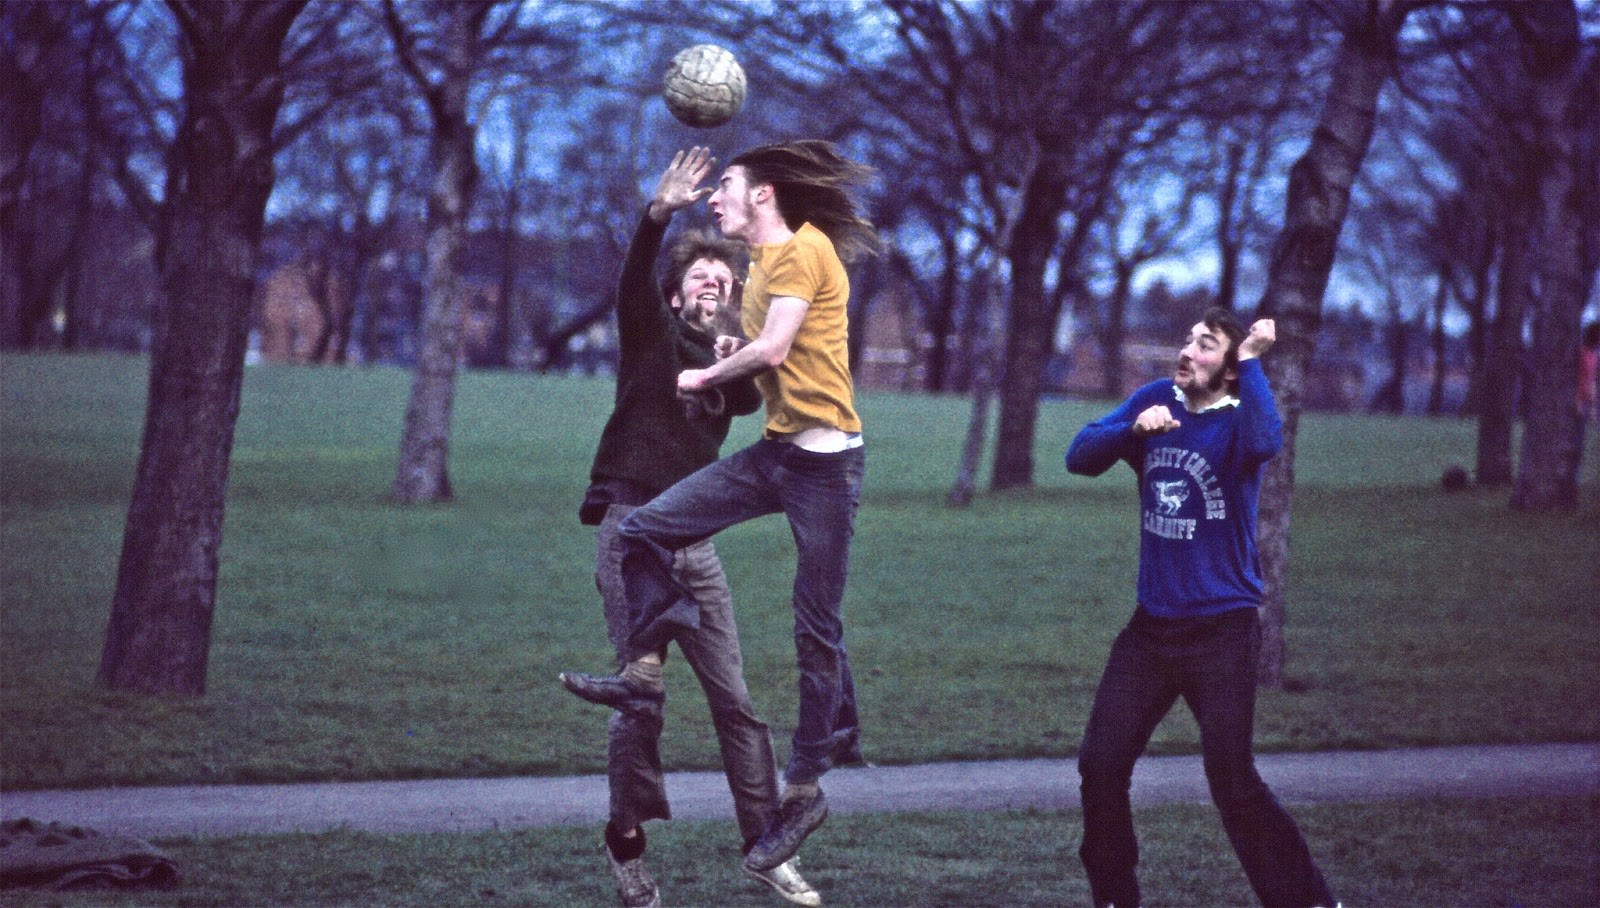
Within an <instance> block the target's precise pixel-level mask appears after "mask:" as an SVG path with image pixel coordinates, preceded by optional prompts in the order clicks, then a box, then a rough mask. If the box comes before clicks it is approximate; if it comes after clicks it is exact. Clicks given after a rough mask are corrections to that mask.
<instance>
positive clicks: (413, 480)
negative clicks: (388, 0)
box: [391, 4, 487, 504]
mask: <svg viewBox="0 0 1600 908" xmlns="http://www.w3.org/2000/svg"><path fill="white" fill-rule="evenodd" d="M486 9H487V7H484V6H470V5H466V4H458V5H452V6H448V7H445V12H446V15H447V17H448V18H447V20H446V27H445V37H444V42H445V47H444V48H443V52H444V55H445V57H446V62H445V65H444V67H443V70H444V76H443V78H442V79H441V80H440V81H439V83H438V84H431V83H429V82H428V80H427V78H426V77H424V76H422V75H421V73H420V70H417V69H416V68H415V65H414V64H413V69H412V71H413V74H414V76H415V77H416V80H417V82H418V85H419V87H421V88H422V90H423V92H424V94H425V96H426V97H427V101H428V108H429V111H430V113H431V115H432V118H433V137H432V140H431V143H430V155H429V158H430V160H431V162H432V164H433V168H434V173H433V183H432V186H431V187H430V189H429V192H428V216H427V278H426V286H425V288H424V291H423V308H422V335H421V339H420V349H419V351H418V354H417V370H416V374H415V376H414V377H413V379H412V383H411V399H410V402H409V403H408V404H407V406H406V421H405V431H404V433H403V434H402V436H401V439H400V458H399V466H398V467H397V469H396V471H395V480H394V497H395V499H396V500H397V501H400V502H403V503H406V504H417V503H424V502H434V501H448V500H449V499H450V498H451V496H452V490H451V488H450V476H449V470H448V461H449V451H450V415H451V411H452V409H453V408H454V405H455V391H456V370H457V366H458V364H459V362H460V359H461V319H462V311H461V308H460V306H458V305H457V300H456V293H455V289H456V280H457V277H458V275H459V274H460V270H461V250H462V248H463V247H464V246H465V244H466V235H467V214H468V209H469V208H470V207H471V204H472V193H473V190H474V189H475V188H476V186H477V182H478V168H477V161H476V159H475V158H474V151H475V145H476V129H475V127H474V126H473V125H472V123H471V121H470V120H469V119H468V116H467V93H468V89H469V88H470V86H471V81H472V72H473V65H474V64H475V63H476V61H477V44H478V28H479V26H480V25H481V23H482V21H483V16H484V14H485V10H486ZM391 10H392V8H391ZM402 52H403V53H404V52H405V51H404V47H403V46H402Z"/></svg>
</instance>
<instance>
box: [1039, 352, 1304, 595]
mask: <svg viewBox="0 0 1600 908" xmlns="http://www.w3.org/2000/svg"><path fill="white" fill-rule="evenodd" d="M1156 404H1164V405H1166V406H1167V407H1168V408H1169V409H1171V410H1172V416H1173V418H1174V419H1176V420H1178V422H1179V423H1180V424H1181V425H1179V427H1178V428H1176V429H1174V430H1172V431H1171V432H1167V433H1165V434H1162V435H1148V436H1144V437H1140V436H1138V435H1135V434H1134V433H1133V421H1134V419H1135V418H1136V417H1137V416H1138V415H1139V414H1140V413H1142V412H1144V411H1145V410H1146V409H1148V408H1149V407H1152V406H1154V405H1156ZM1282 447H1283V424H1282V422H1281V421H1280V420H1279V419H1278V409H1277V404H1276V402H1275V401H1274V400H1273V398H1272V389H1271V387H1270V386H1268V384H1267V375H1266V372H1265V371H1263V370H1262V368H1261V361H1260V360H1258V359H1247V360H1245V361H1244V362H1241V363H1240V364H1239V396H1238V397H1237V398H1232V397H1229V398H1225V399H1224V400H1223V401H1222V402H1221V403H1219V404H1217V405H1215V406H1213V407H1211V408H1209V409H1207V410H1204V411H1202V412H1200V413H1190V412H1189V411H1188V410H1187V409H1185V407H1184V403H1183V395H1182V394H1181V393H1179V392H1178V391H1177V388H1176V387H1175V386H1174V385H1173V384H1172V383H1171V382H1170V381H1157V382H1151V383H1150V384H1148V385H1145V386H1144V387H1142V388H1140V389H1139V390H1137V391H1135V392H1133V394H1132V396H1130V397H1129V398H1128V399H1127V400H1125V401H1123V402H1122V405H1121V406H1119V407H1117V408H1116V409H1115V410H1112V411H1111V412H1110V413H1109V414H1107V415H1106V416H1105V417H1104V418H1102V419H1099V420H1096V421H1095V422H1092V423H1090V424H1089V425H1087V426H1084V427H1083V430H1082V431H1080V432H1079V433H1078V436H1077V437H1076V438H1074V439H1073V440H1072V446H1071V447H1070V448H1068V449H1067V469H1068V470H1069V471H1071V472H1073V473H1079V474H1082V475H1085V476H1099V475H1100V474H1102V473H1104V472H1105V471H1106V470H1109V469H1111V467H1112V466H1113V465H1114V464H1116V462H1117V461H1119V460H1121V461H1126V462H1127V463H1128V465H1129V466H1131V467H1133V471H1134V474H1135V475H1136V476H1137V478H1138V482H1139V509H1140V533H1139V604H1140V605H1141V606H1143V607H1144V609H1145V610H1146V611H1148V612H1150V613H1151V614H1153V615H1157V616H1159V617H1163V618H1177V617H1199V616H1205V615H1217V614H1221V613H1222V612H1226V611H1230V610H1232V609H1240V608H1254V607H1256V606H1257V605H1259V604H1260V602H1261V563H1260V558H1259V557H1258V555H1257V554H1256V505H1257V502H1258V500H1259V498H1260V495H1261V468H1262V466H1263V465H1264V464H1265V463H1266V462H1267V461H1268V460H1270V459H1271V458H1272V456H1273V455H1274V454H1277V453H1278V451H1279V450H1280V449H1281V448H1282Z"/></svg>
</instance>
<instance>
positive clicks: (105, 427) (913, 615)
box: [0, 356, 1600, 906]
mask: <svg viewBox="0 0 1600 908" xmlns="http://www.w3.org/2000/svg"><path fill="white" fill-rule="evenodd" d="M145 370H146V362H145V361H144V360H142V359H138V358H123V357H111V356H5V357H0V666H3V670H0V787H3V788H4V789H6V790H19V789H31V788H50V787H83V786H100V785H113V784H116V785H137V784H157V783H180V782H202V783H204V782H219V783H220V782H278V781H292V780H309V779H317V780H326V779H375V778H404V777H431V776H471V775H505V774H524V773H530V774H561V773H576V772H582V773H593V772H599V771H601V770H602V768H603V759H604V720H603V717H602V715H601V713H600V712H599V711H598V710H596V709H594V708H593V707H589V706H586V705H584V704H582V703H580V702H578V701H577V700H576V699H575V698H573V697H571V696H570V695H567V694H565V693H564V692H562V691H561V689H560V688H559V686H558V685H557V683H556V681H555V676H556V673H557V672H558V671H560V670H562V669H569V668H578V669H591V670H592V669H602V668H605V667H606V666H607V665H608V662H609V654H608V652H607V647H606V644H605V635H604V630H603V625H602V622H601V619H600V615H599V608H598V602H597V597H596V595H595V593H594V588H593V580H592V574H591V571H592V557H593V556H592V545H593V535H592V532H591V531H590V530H589V529H588V528H585V527H582V526H580V525H579V524H578V522H577V519H576V510H577V504H578V501H579V499H580V497H581V494H582V490H583V487H584V485H585V482H586V474H587V468H588V462H589V458H590V456H591V454H592V446H593V444H594V441H595V438H596V436H597V434H598V432H599V429H600V426H601V424H602V422H603V420H604V418H605V415H606V413H607V409H608V404H609V399H610V391H611V384H610V382H609V380H607V379H604V378H553V377H540V376H530V375H504V374H478V373H474V374H468V375H464V376H463V377H462V379H461V381H460V387H459V396H458V401H457V415H456V422H455V433H454V441H453V448H452V452H451V467H452V480H453V482H454V484H455V487H456V490H457V493H458V500H457V501H456V502H455V503H453V504H450V505H443V506H432V507H417V508H406V507H400V506H397V505H393V504H391V503H389V502H388V501H387V500H386V493H387V490H388V488H389V484H390V482H391V480H392V473H393V469H394V459H395V448H396V445H397V443H398V438H399V432H400V423H401V418H402V413H403V410H404V406H405V399H406V395H407V392H408V388H409V381H410V376H409V375H408V374H407V373H404V372H401V371H395V370H385V369H375V370H365V369H350V370H331V369H315V368H286V367H253V368H252V369H251V370H250V371H249V373H248V377H247V379H246V384H245V399H244V407H243V414H242V416H241V418H240V422H239V426H238V443H237V448H236V452H235V458H234V467H233V474H232V479H231V495H230V501H229V510H228V519H227V529H226V540H225V543H224V547H223V552H222V578H221V583H220V587H219V591H218V606H217V614H216V622H215V628H214V637H213V646H212V660H211V666H210V688H209V691H208V694H207V696H205V697H204V698H203V699H200V700H197V701H192V702H183V701H162V700H148V699H142V698H131V697H125V696H118V695H113V694H109V693H106V692H104V691H100V690H97V689H95V688H94V686H93V684H92V681H93V678H94V674H95V669H96V666H97V664H98V659H99V653H100V646H101V643H102V636H103V633H104V627H105V622H106V617H107V611H108V608H109V604H110V597H111V589H112V585H113V581H114V577H115V571H116V559H117V550H118V546H119V544H120V539H121V533H122V521H123V519H124V514H125V510H126V507H127V502H128V495H129V491H130V484H131V481H132V475H133V463H134V459H135V456H136V454H137V446H138V432H139V424H140V421H141V419H142V415H143V389H144V384H145ZM1107 406H1108V403H1107V402H1061V401H1048V402H1046V403H1045V404H1044V405H1043V407H1042V409H1041V413H1040V425H1039V443H1038V446H1037V448H1036V452H1035V453H1036V455H1037V458H1038V465H1037V470H1036V478H1037V487H1036V488H1035V489H1033V490H1031V491H1027V492H1014V493H1007V494H999V495H992V494H991V495H984V496H982V497H980V498H979V500H978V501H977V502H976V503H975V504H974V505H973V506H972V507H971V508H969V509H965V510H952V509H949V508H947V507H945V506H944V504H943V500H944V494H945V491H946V489H947V488H948V486H949V483H950V481H951V479H952V477H953V475H954V470H955V467H956V463H957V454H958V449H959V445H960V441H961V436H962V433H963V431H964V429H965V425H966V418H967V411H968V406H967V401H966V400H965V399H962V398H931V397H922V396H911V395H897V394H887V393H867V394H863V395H862V410H863V414H864V418H865V419H866V421H867V434H868V445H869V447H868V452H869V453H868V476H867V485H866V490H865V493H864V496H863V505H862V511H861V517H860V521H859V525H858V534H857V543H856V547H855V552H854V558H853V564H852V579H851V586H850V590H849V594H848V598H847V622H848V640H849V644H850V647H851V653H852V659H853V664H854V666H855V670H856V678H857V685H858V689H859V694H860V698H861V706H862V713H863V729H864V735H865V744H866V748H867V754H868V756H869V758H870V759H871V760H873V761H874V762H878V763H910V762H918V761H929V760H945V759H958V758H959V759H973V758H984V757H1025V756H1064V755H1070V754H1072V753H1073V752H1074V751H1075V748H1076V746H1077V742H1078V738H1079V736H1080V735H1081V732H1082V723H1083V721H1084V719H1085V717H1086V715H1087V711H1088V703H1089V698H1090V696H1091V695H1092V693H1093V688H1094V684H1095V681H1096V679H1097V676H1098V672H1099V670H1100V667H1101V665H1102V664H1103V661H1104V658H1105V654H1106V650H1107V647H1108V646H1109V643H1110V640H1111V637H1112V635H1113V634H1114V633H1115V632H1116V630H1117V629H1118V627H1119V626H1120V624H1121V622H1123V621H1124V620H1125V619H1126V617H1127V614H1128V612H1129V611H1130V609H1131V596H1132V588H1133V573H1134V561H1135V555H1136V552H1135V545H1136V515H1135V506H1134V491H1133V488H1132V482H1131V481H1130V480H1131V474H1129V473H1128V472H1127V471H1126V470H1123V469H1121V468H1119V469H1118V470H1116V471H1114V472H1113V473H1112V474H1110V475H1108V476H1105V477H1101V478H1099V479H1094V480H1087V479H1082V478H1075V477H1069V476H1067V475H1066V473H1065V471H1064V470H1063V469H1062V467H1061V464H1060V457H1061V452H1062V451H1063V449H1064V448H1065V446H1066V444H1067V443H1068V441H1069V440H1070V439H1071V437H1072V435H1073V433H1074V432H1075V431H1076V430H1077V429H1078V428H1079V427H1080V426H1081V425H1082V424H1083V423H1084V422H1086V421H1087V420H1089V419H1091V418H1093V417H1095V416H1097V415H1099V414H1100V413H1102V412H1103V411H1104V410H1105V409H1106V407H1107ZM757 427H758V423H757V422H756V421H755V420H753V419H752V420H747V421H743V422H741V423H738V424H736V426H735V429H734V436H733V442H732V443H743V441H745V440H748V439H749V438H751V437H753V435H754V434H755V433H756V431H757ZM1472 443H1473V428H1472V426H1471V424H1470V423H1466V422H1459V421H1455V420H1428V419H1392V418H1378V417H1365V416H1338V417H1330V416H1316V415H1312V416H1307V417H1306V418H1305V419H1304V420H1303V422H1302V432H1301V438H1300V458H1299V462H1298V477H1299V480H1298V481H1299V488H1298V490H1297V494H1296V506H1295V520H1294V537H1293V538H1294V542H1293V545H1294V551H1293V568H1292V570H1293V576H1292V579H1291V589H1290V599H1291V601H1290V606H1289V610H1290V615H1289V647H1290V657H1289V675H1290V678H1291V681H1292V682H1293V684H1292V689H1293V691H1294V692H1293V693H1288V692H1268V693H1266V694H1265V695H1264V696H1263V698H1262V701H1261V704H1260V708H1259V717H1258V723H1257V740H1258V744H1259V747H1260V749H1262V750H1314V749H1323V748H1344V747H1356V748H1384V747H1396V746H1405V745H1426V744H1456V743H1494V742H1534V741H1594V740H1600V710H1596V709H1595V708H1594V696H1595V691H1596V690H1600V683H1597V682H1600V608H1597V607H1596V603H1597V602H1600V532H1596V529H1595V527H1596V515H1597V514H1600V492H1597V490H1600V470H1597V469H1596V468H1595V462H1596V460H1597V459H1600V457H1594V456H1591V458H1590V461H1589V469H1588V472H1587V475H1586V482H1587V488H1586V492H1585V497H1584V499H1583V502H1582V508H1581V511H1580V513H1578V514H1564V515H1529V514H1519V513H1515V512H1512V511H1510V510H1509V509H1508V508H1507V506H1506V499H1507V493H1506V492H1505V491H1503V490H1501V491H1476V490H1475V491H1469V492H1463V493H1458V494H1446V493H1444V492H1442V491H1441V490H1440V489H1439V487H1438V482H1437V480H1438V476H1439V473H1440V471H1441V470H1442V469H1443V467H1444V466H1445V465H1446V464H1449V463H1467V464H1470V462H1471V460H1472ZM1590 444H1591V446H1592V450H1591V454H1592V455H1593V454H1594V453H1595V451H1596V450H1600V449H1595V448H1593V446H1595V445H1596V444H1597V441H1596V439H1593V438H1591V441H1590ZM719 547H720V548H721V550H722V553H723V557H724V561H725V562H726V564H727V567H728V570H729V575H730V578H731V580H732V582H733V586H734V593H735V599H736V603H737V606H738V608H739V619H740V622H741V625H742V630H743V634H744V639H745V647H746V661H747V666H748V675H749V680H750V683H751V688H752V690H753V692H754V695H755V698H756V701H757V705H758V707H759V708H760V709H761V711H762V712H763V713H764V714H765V716H766V717H767V718H768V720H769V721H770V722H771V723H772V725H773V728H774V733H775V735H776V737H777V740H778V745H779V754H780V759H783V758H785V757H786V756H787V749H788V748H787V738H788V733H789V730H790V728H791V727H792V722H793V717H794V713H795V703H794V698H795V693H794V671H793V647H792V644H791V642H790V638H789V621H790V619H789V614H788V607H787V587H788V583H789V580H790V576H791V572H792V567H793V564H792V562H793V550H792V545H791V543H790V542H789V538H788V530H787V528H786V527H785V526H784V524H783V523H782V522H781V520H779V519H769V520H765V521H758V522H756V523H753V524H749V525H746V526H743V527H739V528H736V529H734V530H732V531H730V532H728V533H726V534H724V536H723V537H721V538H720V539H719ZM668 672H669V685H670V687H671V689H672V690H673V691H674V692H675V696H674V698H673V699H672V700H671V702H670V703H669V707H668V724H667V735H666V738H665V740H664V742H663V751H664V755H665V757H666V759H667V761H668V763H669V768H671V769H706V768H713V767H715V766H716V765H717V762H718V761H717V755H716V748H715V743H714V740H713V739H712V736H711V733H710V725H709V722H708V721H707V718H706V714H705V707H704V705H703V701H702V700H701V699H700V698H699V697H698V696H696V695H695V692H694V691H693V682H692V679H691V678H690V676H689V675H688V673H687V671H686V670H685V669H684V667H683V666H682V665H681V660H674V661H673V662H672V663H671V664H670V665H669V668H668ZM1152 750H1153V751H1154V752H1158V753H1188V752H1195V751H1196V750H1197V741H1196V735H1195V731H1194V728H1193V723H1192V722H1191V721H1190V720H1189V719H1188V717H1187V715H1186V714H1185V713H1184V712H1183V711H1182V710H1178V711H1175V712H1174V714H1173V715H1172V716H1171V717H1170V718H1169V719H1168V721H1167V722H1166V723H1165V724H1164V725H1163V726H1162V727H1161V729H1160V730H1159V731H1158V732H1157V736H1156V739H1155V741H1154V742H1153V747H1152ZM1597 813H1600V804H1597V803H1596V802H1595V801H1594V800H1592V799H1576V800H1566V801H1559V800H1558V801H1537V802H1505V803H1502V802H1444V803H1418V804H1409V805H1393V804H1384V805H1359V804H1354V805H1318V806H1314V807H1306V808H1297V809H1296V810H1295V814H1296V816H1297V817H1299V818H1301V819H1302V821H1303V823H1304V824H1305V826H1306V831H1307V834H1308V838H1309V839H1311V841H1312V843H1313V848H1314V849H1315V850H1316V851H1317V853H1318V855H1319V858H1322V859H1323V860H1324V862H1325V865H1326V869H1327V870H1328V873H1329V876H1330V877H1331V878H1332V879H1333V880H1334V882H1335V886H1336V888H1337V889H1338V891H1339V893H1340V894H1341V896H1342V898H1343V899H1344V900H1345V903H1346V904H1385V905H1399V904H1418V905H1421V904H1429V905H1445V904H1450V905H1477V904H1482V905H1541V904H1545V905H1571V904H1596V903H1597V902H1600V893H1597V889H1600V884H1597V883H1596V880H1597V878H1600V877H1597V873H1596V866H1595V864H1596V858H1595V856H1596V854H1597V848H1596V828H1597V825H1600V823H1597ZM1140 824H1141V825H1140V828H1141V831H1142V832H1143V833H1144V834H1145V844H1146V849H1145V855H1146V866H1147V867H1148V870H1147V872H1146V883H1147V891H1148V894H1149V901H1150V903H1151V904H1216V903H1236V902H1242V901H1248V900H1249V896H1248V891H1247V889H1245V888H1243V887H1244V883H1243V880H1242V877H1240V875H1239V872H1238V869H1237V866H1236V864H1235V863H1234V862H1233V860H1232V858H1231V855H1230V854H1229V853H1228V851H1227V846H1226V843H1225V841H1224V840H1223V839H1222V837H1221V833H1220V827H1219V826H1218V825H1217V823H1216V820H1215V816H1214V812H1213V811H1211V809H1210V808H1209V807H1204V806H1195V807H1171V808H1160V809H1156V810H1150V811H1141V813H1140ZM725 825H726V824H689V823H682V824H679V823H673V824H664V825H661V827H660V828H661V830H662V831H661V832H660V833H659V834H657V836H656V838H655V839H654V840H653V841H654V842H655V844H653V846H652V853H653V854H658V855H660V859H661V861H662V862H663V864H664V865H665V867H667V868H669V869H668V872H667V874H666V876H665V878H664V880H663V882H664V884H665V885H666V887H667V892H668V898H669V900H670V901H672V902H673V903H676V904H729V903H730V902H731V903H735V904H770V903H773V902H775V899H774V898H773V897H772V896H770V895H766V894H764V893H763V892H762V891H761V890H758V889H756V888H754V886H753V884H746V883H745V882H743V881H741V880H740V878H739V877H738V876H737V875H736V873H735V872H734V871H733V869H732V866H733V861H734V853H735V849H734V847H733V842H732V840H731V835H730V834H729V833H728V830H727V829H726V828H724V827H725ZM979 829H981V834H976V833H977V831H978V830H979ZM1076 836H1077V821H1076V819H1075V815H1074V814H1070V813H1069V814H1064V815H1058V814H1035V813H1013V814H985V815H981V816H977V817H969V816H963V815H928V816H919V817H914V818H913V817H900V818H890V817H861V816H852V817H843V816H841V817H837V818H835V820H834V821H832V822H830V824H829V826H828V827H827V829H826V830H825V831H824V833H823V834H821V835H819V837H818V839H817V842H816V844H815V846H813V845H810V844H808V846H807V850H806V860H807V864H806V869H807V872H808V873H809V874H810V875H811V876H812V877H813V878H814V879H815V881H816V882H817V883H818V884H819V885H820V886H821V887H822V888H823V891H824V894H825V896H826V897H827V898H828V904H829V905H830V906H834V905H841V906H842V905H852V904H855V905H892V904H911V903H917V904H934V905H941V904H943V905H969V904H970V905H1001V904H1004V905H1035V904H1037V905H1058V904H1067V903H1081V902H1083V901H1084V900H1085V890H1084V888H1083V881H1082V874H1081V871H1080V870H1079V869H1078V867H1077V863H1076V858H1075V856H1074V854H1073V848H1074V847H1075V841H1076ZM595 841H596V837H595V833H594V831H593V830H588V829H583V830H575V829H556V830H538V831H528V832H518V833H499V834H485V835H463V836H419V837H405V836H395V837H383V836H365V835H358V834H353V833H340V834H335V835H330V836H290V837H277V836H273V837H262V838H254V837H253V838H250V839H231V840H216V841H182V840H180V841H177V842H171V843H165V844H167V845H168V847H169V848H171V849H172V850H173V851H174V853H175V855H177V856H178V857H179V859H180V863H181V864H183V866H184V867H185V872H186V874H187V878H188V881H187V882H186V884H185V886H184V887H183V888H182V889H180V890H179V891H177V892H175V893H169V894H151V893H144V894H140V895H139V896H137V897H134V898H131V899H121V900H119V899H118V898H117V897H114V896H89V897H73V898H70V899H67V900H65V901H62V900H61V899H60V898H59V897H55V896H37V897H34V896H20V895H16V898H17V899H21V901H17V902H15V903H16V904H27V905H34V904H73V905H76V904H80V903H81V904H99V903H101V902H102V901H104V902H106V903H110V904H140V905H180V904H183V905H251V904H262V905H344V904H362V905H383V904H393V905H434V904H501V905H513V904H516V905H602V904H609V903H610V901H611V899H612V895H611V893H610V891H609V889H608V886H607V879H606V876H605V872H604V862H603V858H601V857H600V855H599V854H598V852H597V851H596V850H595ZM918 879H926V880H929V881H930V882H929V884H928V887H929V888H927V889H926V890H918V889H915V888H910V887H912V884H913V882H914V881H916V880H918ZM14 895H15V894H14V893H8V894H7V895H6V898H7V899H11V898H12V897H13V896H14ZM35 898H37V900H33V899H35ZM6 903H7V904H11V903H12V902H10V901H8V902H6Z"/></svg>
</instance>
